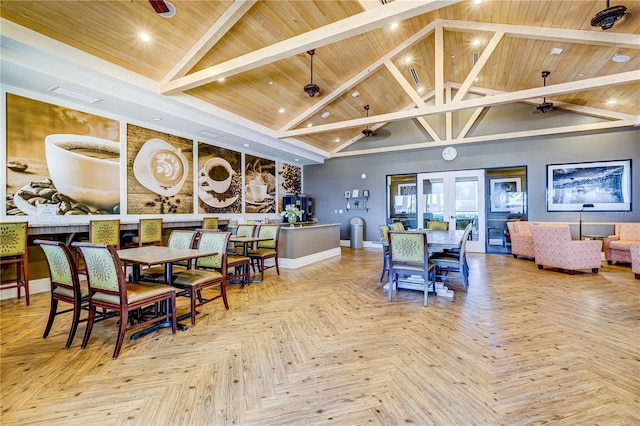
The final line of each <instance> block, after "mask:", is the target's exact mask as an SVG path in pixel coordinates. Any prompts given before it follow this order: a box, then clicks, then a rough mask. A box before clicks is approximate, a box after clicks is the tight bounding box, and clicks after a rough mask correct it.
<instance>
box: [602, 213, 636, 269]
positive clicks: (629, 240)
mask: <svg viewBox="0 0 640 426" xmlns="http://www.w3.org/2000/svg"><path fill="white" fill-rule="evenodd" d="M634 243H640V222H624V223H616V225H615V234H614V235H609V236H608V237H606V238H605V239H604V257H605V259H607V263H608V264H609V265H611V264H612V263H613V262H614V261H616V262H623V263H630V262H631V252H630V249H629V247H630V245H631V244H634Z"/></svg>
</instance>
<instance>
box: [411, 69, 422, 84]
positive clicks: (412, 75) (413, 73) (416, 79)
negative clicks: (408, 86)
mask: <svg viewBox="0 0 640 426" xmlns="http://www.w3.org/2000/svg"><path fill="white" fill-rule="evenodd" d="M409 72H410V73H411V78H413V81H414V83H416V84H420V79H419V78H418V73H416V69H415V68H411V69H410V70H409Z"/></svg>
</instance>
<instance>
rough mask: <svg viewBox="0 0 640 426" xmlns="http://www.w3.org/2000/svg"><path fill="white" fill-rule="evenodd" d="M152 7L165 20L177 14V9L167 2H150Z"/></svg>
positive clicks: (154, 0) (153, 0)
mask: <svg viewBox="0 0 640 426" xmlns="http://www.w3.org/2000/svg"><path fill="white" fill-rule="evenodd" d="M149 3H151V7H153V10H155V11H156V13H157V14H158V15H160V16H162V17H163V18H172V17H173V16H174V15H175V14H176V7H175V6H174V5H173V3H171V2H170V1H167V0H149Z"/></svg>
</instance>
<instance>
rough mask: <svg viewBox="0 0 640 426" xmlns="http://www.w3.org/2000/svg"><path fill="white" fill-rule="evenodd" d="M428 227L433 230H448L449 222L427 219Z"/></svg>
mask: <svg viewBox="0 0 640 426" xmlns="http://www.w3.org/2000/svg"><path fill="white" fill-rule="evenodd" d="M427 229H431V230H433V231H448V230H449V222H441V221H439V220H427Z"/></svg>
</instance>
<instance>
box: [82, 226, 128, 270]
mask: <svg viewBox="0 0 640 426" xmlns="http://www.w3.org/2000/svg"><path fill="white" fill-rule="evenodd" d="M89 242H90V243H93V244H109V245H112V246H114V247H115V248H116V250H119V249H120V219H106V220H90V221H89ZM81 263H82V257H81V256H80V254H79V253H76V265H77V267H78V272H79V273H81V274H86V272H87V271H86V267H85V266H84V265H82V266H81Z"/></svg>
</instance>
